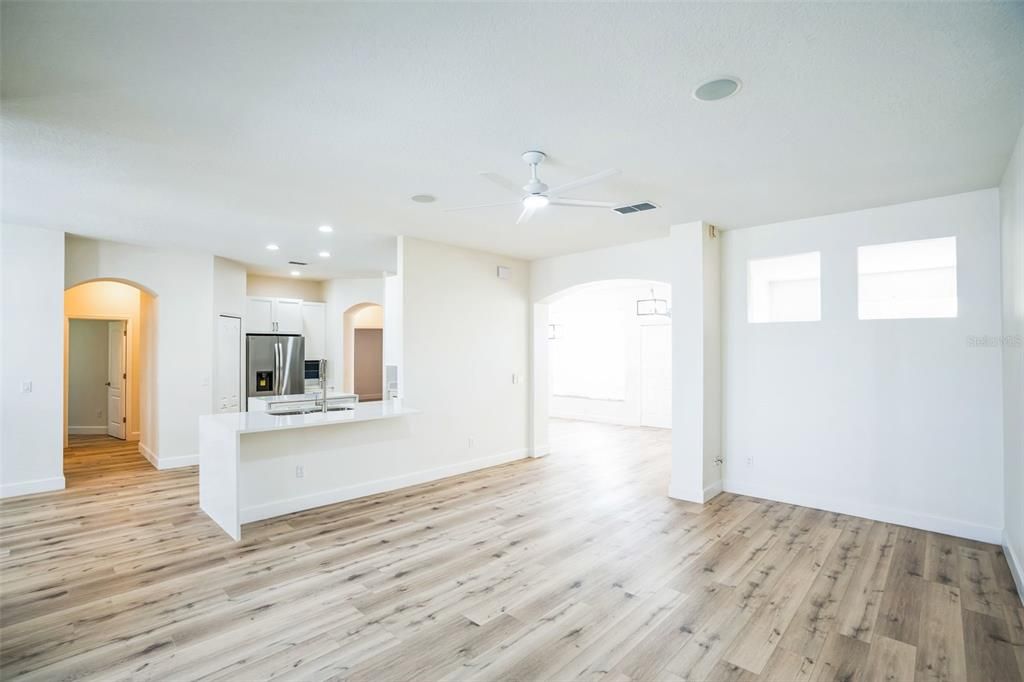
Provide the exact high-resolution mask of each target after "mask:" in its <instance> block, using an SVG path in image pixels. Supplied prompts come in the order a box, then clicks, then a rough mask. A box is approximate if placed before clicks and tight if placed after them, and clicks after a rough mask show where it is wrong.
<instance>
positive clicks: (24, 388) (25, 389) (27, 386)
mask: <svg viewBox="0 0 1024 682" xmlns="http://www.w3.org/2000/svg"><path fill="white" fill-rule="evenodd" d="M21 392H22V393H31V392H32V382H31V381H23V382H21Z"/></svg>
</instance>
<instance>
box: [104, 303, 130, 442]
mask: <svg viewBox="0 0 1024 682" xmlns="http://www.w3.org/2000/svg"><path fill="white" fill-rule="evenodd" d="M127 347H128V335H127V323H126V322H125V321H124V320H121V321H119V322H108V323H107V434H109V435H111V436H113V437H114V438H120V439H122V440H124V431H125V422H126V421H127V420H126V418H125V410H124V398H125V396H124V394H125V384H126V383H127V381H126V380H127V378H128V377H127V369H126V366H127V362H126V359H127V358H126V356H127V354H128V353H127Z"/></svg>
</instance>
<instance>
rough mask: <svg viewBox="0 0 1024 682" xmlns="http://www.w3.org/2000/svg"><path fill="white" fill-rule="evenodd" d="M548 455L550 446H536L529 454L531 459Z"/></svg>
mask: <svg viewBox="0 0 1024 682" xmlns="http://www.w3.org/2000/svg"><path fill="white" fill-rule="evenodd" d="M550 454H551V446H550V445H538V446H536V447H534V448H533V452H531V453H530V457H533V458H537V457H547V456H548V455H550Z"/></svg>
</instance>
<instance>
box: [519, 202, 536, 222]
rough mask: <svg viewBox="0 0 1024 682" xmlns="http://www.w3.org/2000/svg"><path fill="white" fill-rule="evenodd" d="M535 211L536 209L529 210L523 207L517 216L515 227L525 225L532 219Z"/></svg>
mask: <svg viewBox="0 0 1024 682" xmlns="http://www.w3.org/2000/svg"><path fill="white" fill-rule="evenodd" d="M536 210H537V209H536V208H531V207H530V206H527V207H525V208H524V209H523V212H522V213H520V214H519V220H517V221H516V225H519V224H521V223H525V222H526V221H527V220H529V219H530V218H532V217H533V214H534V212H535V211H536Z"/></svg>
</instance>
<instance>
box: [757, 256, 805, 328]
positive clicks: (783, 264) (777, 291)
mask: <svg viewBox="0 0 1024 682" xmlns="http://www.w3.org/2000/svg"><path fill="white" fill-rule="evenodd" d="M820 319H821V253H820V252H818V251H814V252H812V253H801V254H797V255H793V256H782V257H781V258H758V259H754V260H749V261H747V321H748V322H754V323H756V322H816V321H818V320H820Z"/></svg>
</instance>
